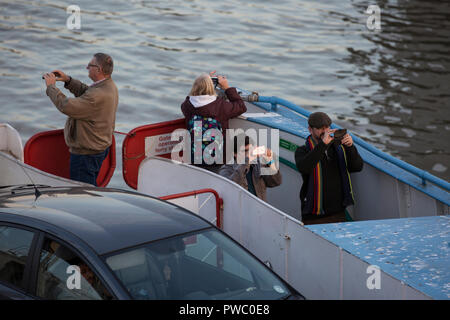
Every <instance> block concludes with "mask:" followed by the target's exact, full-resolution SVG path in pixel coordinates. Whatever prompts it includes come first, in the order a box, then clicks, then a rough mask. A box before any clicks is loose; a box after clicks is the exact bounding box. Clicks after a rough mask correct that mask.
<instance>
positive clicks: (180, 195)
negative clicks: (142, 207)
mask: <svg viewBox="0 0 450 320" xmlns="http://www.w3.org/2000/svg"><path fill="white" fill-rule="evenodd" d="M203 193H212V194H213V195H214V197H215V198H216V226H217V228H219V229H222V208H223V199H222V198H221V197H219V194H218V193H217V191H216V190H214V189H200V190H194V191H188V192H182V193H177V194H171V195H168V196H164V197H160V199H161V200H172V199H178V198H185V197H190V196H195V195H198V194H203Z"/></svg>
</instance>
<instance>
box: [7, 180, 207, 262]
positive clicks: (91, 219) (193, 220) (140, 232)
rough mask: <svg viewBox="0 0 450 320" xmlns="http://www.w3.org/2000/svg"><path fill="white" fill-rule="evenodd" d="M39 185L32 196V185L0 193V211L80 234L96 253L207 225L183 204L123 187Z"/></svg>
mask: <svg viewBox="0 0 450 320" xmlns="http://www.w3.org/2000/svg"><path fill="white" fill-rule="evenodd" d="M39 191H40V192H41V195H40V196H39V197H38V198H37V199H36V200H35V198H36V196H35V193H34V189H31V190H30V191H28V192H25V193H24V192H18V193H16V194H11V193H9V195H8V196H5V195H3V196H0V214H1V212H4V213H13V214H15V215H18V216H22V217H28V218H31V219H33V220H39V221H42V222H45V223H49V224H52V225H54V226H56V227H58V228H59V229H63V230H65V231H67V232H70V233H72V234H74V235H75V236H77V237H78V238H80V239H83V241H84V242H86V243H87V244H88V245H89V246H91V248H93V249H94V250H95V251H96V252H97V253H98V254H100V255H101V254H105V253H108V252H112V251H116V250H120V249H124V248H127V247H132V246H136V245H139V244H142V243H145V242H150V241H155V240H158V239H162V238H167V237H171V236H174V235H177V234H182V233H186V232H191V231H195V230H199V229H203V228H207V227H211V225H210V224H208V223H207V222H206V221H204V220H203V219H201V218H199V217H198V216H196V215H195V214H194V213H191V212H189V211H187V210H185V209H182V208H180V207H177V206H175V205H172V204H170V203H168V202H165V201H161V200H159V199H155V198H152V197H148V196H145V195H141V194H138V193H133V192H128V191H124V190H118V189H106V188H95V187H92V188H85V187H75V188H67V187H61V188H39ZM31 219H30V221H32V220H31ZM28 225H29V226H30V227H33V224H32V223H30V224H28Z"/></svg>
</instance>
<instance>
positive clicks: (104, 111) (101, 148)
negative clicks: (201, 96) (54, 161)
mask: <svg viewBox="0 0 450 320" xmlns="http://www.w3.org/2000/svg"><path fill="white" fill-rule="evenodd" d="M86 69H88V70H89V78H91V79H92V81H94V83H93V84H91V85H90V86H88V85H86V84H84V83H82V82H80V81H79V80H76V79H72V77H70V76H68V75H66V74H65V73H64V72H62V71H61V70H54V71H53V72H52V73H47V74H45V75H44V79H45V82H46V84H47V91H46V93H47V95H48V96H49V97H50V100H51V101H52V102H53V103H54V105H55V106H56V108H57V109H58V110H59V111H61V112H62V113H64V114H65V115H67V116H68V119H67V121H66V125H65V127H64V139H65V141H66V144H67V146H68V147H69V151H70V179H72V180H77V181H82V182H87V183H90V184H93V185H95V186H96V185H97V182H96V180H97V176H98V173H99V171H100V168H101V166H102V163H103V160H104V159H105V158H106V156H107V155H108V152H109V147H110V146H111V143H112V135H113V132H114V127H115V121H116V111H117V105H118V102H119V94H118V91H117V87H116V85H115V84H114V81H113V80H112V79H111V74H112V72H113V60H112V58H111V57H110V56H109V55H107V54H104V53H96V54H95V55H94V56H93V58H92V59H91V61H90V62H89V64H88V65H87V67H86ZM56 81H63V82H64V87H65V88H66V89H68V90H69V91H70V92H72V93H73V94H74V95H75V98H67V97H66V96H65V95H64V94H63V93H62V92H61V91H60V90H59V89H58V88H57V87H56Z"/></svg>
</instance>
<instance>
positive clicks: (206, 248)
mask: <svg viewBox="0 0 450 320" xmlns="http://www.w3.org/2000/svg"><path fill="white" fill-rule="evenodd" d="M106 262H107V264H108V265H109V267H110V268H111V269H112V270H113V271H114V273H115V274H116V275H117V277H118V278H119V279H120V281H121V282H122V283H123V285H124V286H125V287H126V288H127V290H128V291H129V293H130V294H131V296H132V297H133V298H134V299H139V300H147V299H170V300H181V299H195V300H216V299H219V300H225V299H233V300H237V299H246V300H252V299H257V300H263V299H283V298H285V297H287V296H289V295H290V294H291V292H290V291H289V289H288V288H287V287H286V286H285V285H284V284H283V282H281V281H280V280H279V279H278V278H277V277H276V276H275V275H274V274H273V273H272V272H271V271H270V270H269V269H268V268H267V267H266V266H264V265H263V264H262V263H261V262H260V261H259V260H257V259H255V258H254V257H253V256H252V255H250V254H249V253H248V252H246V251H245V250H243V249H242V248H241V247H240V246H238V245H237V244H236V243H235V242H233V241H232V240H230V239H229V238H228V237H226V236H224V235H223V234H222V233H221V232H218V231H217V230H215V229H207V230H203V231H199V232H194V233H190V234H187V235H183V236H177V237H172V238H168V239H164V240H159V241H156V242H152V243H150V244H146V245H144V246H141V247H139V248H134V249H132V250H128V251H126V252H122V253H119V254H116V255H112V256H109V257H107V258H106Z"/></svg>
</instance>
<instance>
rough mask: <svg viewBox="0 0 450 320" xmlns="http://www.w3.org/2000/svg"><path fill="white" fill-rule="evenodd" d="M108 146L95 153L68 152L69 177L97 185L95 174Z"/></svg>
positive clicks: (106, 153) (100, 165)
mask: <svg viewBox="0 0 450 320" xmlns="http://www.w3.org/2000/svg"><path fill="white" fill-rule="evenodd" d="M108 152H109V147H108V148H107V149H106V150H105V151H103V152H101V153H97V154H87V155H83V154H73V153H71V154H70V179H71V180H76V181H81V182H87V183H90V184H93V185H94V186H97V176H98V173H99V172H100V168H101V167H102V163H103V160H105V158H106V156H107V155H108Z"/></svg>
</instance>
